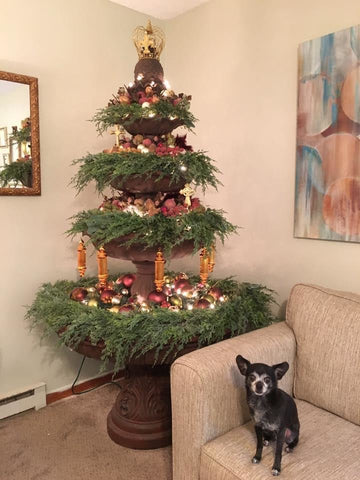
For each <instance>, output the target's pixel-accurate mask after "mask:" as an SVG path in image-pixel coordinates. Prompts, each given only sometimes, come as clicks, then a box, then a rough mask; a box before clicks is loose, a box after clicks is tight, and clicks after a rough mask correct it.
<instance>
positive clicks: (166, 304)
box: [160, 302, 170, 308]
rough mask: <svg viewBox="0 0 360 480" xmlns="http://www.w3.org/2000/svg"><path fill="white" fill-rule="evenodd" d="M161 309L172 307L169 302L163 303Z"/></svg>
mask: <svg viewBox="0 0 360 480" xmlns="http://www.w3.org/2000/svg"><path fill="white" fill-rule="evenodd" d="M160 307H161V308H169V307H170V303H169V302H161V305H160Z"/></svg>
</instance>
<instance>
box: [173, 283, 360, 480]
mask: <svg viewBox="0 0 360 480" xmlns="http://www.w3.org/2000/svg"><path fill="white" fill-rule="evenodd" d="M237 354H241V355H243V356H244V357H246V358H248V359H249V360H250V361H252V362H263V363H268V364H275V363H279V362H282V361H287V362H289V364H290V369H289V371H288V372H287V373H286V375H285V376H284V378H283V379H282V380H281V381H280V383H279V386H280V388H282V389H284V390H285V391H287V392H288V393H291V394H293V395H294V396H295V398H296V402H297V406H298V410H299V418H300V424H301V428H300V442H299V445H298V446H297V447H296V449H295V450H294V452H293V453H289V454H286V453H285V454H284V455H283V461H282V473H281V477H282V478H283V480H286V479H291V480H297V479H306V480H309V479H314V480H341V479H343V480H355V479H357V480H359V479H360V428H359V424H360V376H359V375H360V374H359V372H360V297H359V296H357V295H353V294H345V293H341V292H334V291H330V290H327V289H323V288H320V287H314V286H310V285H297V286H295V287H294V288H293V290H292V293H291V296H290V299H289V302H288V307H287V318H286V322H280V323H276V324H273V325H271V326H269V327H266V328H263V329H260V330H256V331H253V332H250V333H247V334H245V335H241V336H238V337H236V338H232V339H230V340H225V341H223V342H220V343H217V344H215V345H212V346H209V347H206V348H203V349H201V350H197V351H195V352H192V353H190V354H188V355H185V356H183V357H180V358H179V359H177V360H176V361H175V362H174V364H173V365H172V369H171V396H172V415H173V480H198V479H201V480H239V479H241V480H252V479H254V480H262V479H269V478H271V465H272V461H273V450H272V447H271V446H269V447H266V448H264V452H263V459H262V462H261V463H260V464H259V465H254V464H252V463H251V458H252V456H253V455H254V452H255V446H256V442H255V434H254V433H253V430H254V429H253V425H252V424H251V422H249V414H248V408H247V405H246V399H245V388H244V383H243V382H244V379H243V377H242V376H241V375H240V373H239V371H238V369H237V366H236V362H235V358H236V355H237Z"/></svg>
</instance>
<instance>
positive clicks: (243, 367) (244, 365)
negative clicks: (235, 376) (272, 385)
mask: <svg viewBox="0 0 360 480" xmlns="http://www.w3.org/2000/svg"><path fill="white" fill-rule="evenodd" d="M236 363H237V366H238V367H239V370H240V372H241V374H242V375H246V372H247V369H248V368H249V367H250V362H249V360H246V358H244V357H242V356H241V355H238V356H237V357H236Z"/></svg>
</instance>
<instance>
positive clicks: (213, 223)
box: [67, 208, 237, 256]
mask: <svg viewBox="0 0 360 480" xmlns="http://www.w3.org/2000/svg"><path fill="white" fill-rule="evenodd" d="M223 213H224V212H223V211H222V210H214V209H211V208H207V209H206V210H205V211H197V210H193V211H190V212H189V213H187V214H185V215H179V216H176V217H166V216H164V215H163V214H161V213H159V214H157V215H154V216H147V215H145V216H143V217H141V216H139V215H136V214H133V213H130V212H124V211H118V212H117V211H115V212H114V211H103V212H102V211H100V210H87V211H82V212H79V213H78V214H76V215H74V216H73V217H72V219H73V220H74V221H73V224H72V227H71V228H70V229H69V230H68V232H67V233H68V234H70V235H76V234H78V233H80V234H88V235H89V236H90V237H91V240H92V242H94V243H95V244H96V245H105V244H106V243H108V242H110V241H111V240H114V239H116V238H119V237H123V236H127V235H130V236H131V237H130V238H128V239H127V241H124V243H123V244H124V245H126V246H130V245H133V244H140V245H141V247H142V248H144V249H146V248H150V247H155V248H159V247H161V248H162V249H163V250H164V254H165V255H166V256H167V255H169V254H170V251H171V249H172V247H174V246H176V245H179V244H181V243H182V242H184V241H185V240H191V241H193V242H194V253H195V252H196V251H198V250H199V249H200V248H202V247H205V248H210V247H211V246H212V245H213V244H215V241H216V238H218V239H220V240H221V242H222V243H224V240H225V238H226V237H227V236H228V235H230V234H231V233H234V232H236V230H237V227H236V226H234V225H232V224H231V223H230V222H228V221H227V220H226V219H225V217H224V215H223Z"/></svg>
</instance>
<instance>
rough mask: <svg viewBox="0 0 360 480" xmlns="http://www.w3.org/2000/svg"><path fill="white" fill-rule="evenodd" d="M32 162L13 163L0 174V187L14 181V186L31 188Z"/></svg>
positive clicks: (6, 166)
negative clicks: (20, 185)
mask: <svg viewBox="0 0 360 480" xmlns="http://www.w3.org/2000/svg"><path fill="white" fill-rule="evenodd" d="M31 174H32V161H31V160H27V161H26V162H13V163H10V164H9V165H5V167H4V168H3V169H2V171H1V172H0V186H1V187H6V185H8V184H9V183H10V182H12V181H14V182H15V184H16V186H17V185H18V184H19V183H21V184H22V185H24V187H29V186H31V185H30V184H31V181H30V180H31Z"/></svg>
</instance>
